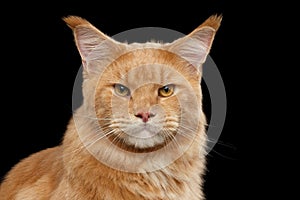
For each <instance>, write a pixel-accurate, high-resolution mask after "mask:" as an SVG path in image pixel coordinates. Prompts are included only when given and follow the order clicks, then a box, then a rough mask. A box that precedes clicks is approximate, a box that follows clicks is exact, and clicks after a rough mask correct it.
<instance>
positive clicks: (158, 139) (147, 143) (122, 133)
mask: <svg viewBox="0 0 300 200" xmlns="http://www.w3.org/2000/svg"><path fill="white" fill-rule="evenodd" d="M163 132H164V131H163V130H162V129H161V128H159V127H157V126H154V125H149V124H145V123H143V124H139V125H134V126H131V127H127V128H126V129H122V130H119V131H117V133H116V134H113V135H110V136H109V139H110V141H111V142H112V143H113V144H114V145H116V146H117V147H119V148H121V149H122V150H125V151H130V152H134V153H149V152H152V151H157V150H159V149H161V148H163V147H164V146H165V145H166V144H167V143H168V141H167V139H166V137H165V136H164V135H163Z"/></svg>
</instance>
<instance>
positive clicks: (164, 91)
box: [158, 84, 174, 97]
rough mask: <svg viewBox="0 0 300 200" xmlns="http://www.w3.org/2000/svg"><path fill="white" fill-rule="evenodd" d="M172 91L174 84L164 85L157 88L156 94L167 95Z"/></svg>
mask: <svg viewBox="0 0 300 200" xmlns="http://www.w3.org/2000/svg"><path fill="white" fill-rule="evenodd" d="M173 93H174V85H172V84H170V85H165V86H163V87H161V88H159V89H158V95H159V96H161V97H169V96H171V95H172V94H173Z"/></svg>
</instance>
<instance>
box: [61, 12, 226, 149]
mask: <svg viewBox="0 0 300 200" xmlns="http://www.w3.org/2000/svg"><path fill="white" fill-rule="evenodd" d="M221 19H222V17H220V16H216V15H214V16H211V17H209V18H208V19H207V20H206V21H205V22H204V23H202V24H201V25H200V26H199V27H197V28H196V29H195V30H194V31H192V32H191V33H190V34H188V35H186V36H185V37H182V38H179V39H177V40H175V41H173V42H171V43H155V42H147V43H131V44H127V43H122V42H119V41H116V40H114V39H112V38H111V37H109V36H107V35H105V34H104V33H102V32H101V31H99V30H98V29H97V28H96V27H94V26H93V25H92V24H91V23H89V22H88V21H87V20H85V19H83V18H80V17H77V16H69V17H66V18H64V21H65V22H66V23H67V25H68V26H69V27H70V28H71V29H72V30H73V34H74V37H75V43H76V46H77V48H78V51H79V53H80V56H81V59H82V65H83V69H84V70H83V71H84V72H83V76H84V82H83V96H84V103H83V105H82V110H83V111H82V112H85V114H86V115H88V116H91V115H93V113H94V115H95V119H97V123H98V125H99V127H98V128H97V130H95V132H97V131H99V130H101V131H99V132H101V134H102V136H101V138H104V137H105V138H106V139H108V140H109V141H110V142H111V143H112V144H113V145H115V146H117V147H118V148H120V149H123V150H126V151H131V152H150V151H153V150H157V149H160V148H163V147H165V146H167V145H169V148H173V147H172V145H173V146H174V148H177V147H178V146H182V147H185V146H188V144H190V143H191V141H192V140H193V139H194V138H195V137H197V135H199V134H200V135H203V131H204V125H205V123H206V121H205V117H204V114H203V112H202V103H201V101H202V94H201V87H200V81H201V70H200V68H201V66H202V64H203V63H204V62H205V60H206V57H207V55H208V53H209V51H210V48H211V46H212V42H213V39H214V37H215V34H216V32H217V30H218V28H219V26H220V23H221ZM94 134H96V133H94ZM101 134H100V135H101ZM203 137H204V136H203ZM94 138H95V137H94ZM99 138H100V137H99ZM174 142H175V143H174ZM113 145H111V146H113ZM175 146H176V147H175Z"/></svg>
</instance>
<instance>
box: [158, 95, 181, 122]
mask: <svg viewBox="0 0 300 200" xmlns="http://www.w3.org/2000/svg"><path fill="white" fill-rule="evenodd" d="M160 105H161V107H162V108H163V109H164V113H165V115H166V117H180V111H181V106H180V103H179V100H178V98H177V97H176V96H172V97H169V98H166V99H161V100H160Z"/></svg>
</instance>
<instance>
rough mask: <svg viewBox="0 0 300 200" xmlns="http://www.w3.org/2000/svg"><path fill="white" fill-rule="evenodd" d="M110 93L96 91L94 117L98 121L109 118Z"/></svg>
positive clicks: (110, 111) (104, 90)
mask: <svg viewBox="0 0 300 200" xmlns="http://www.w3.org/2000/svg"><path fill="white" fill-rule="evenodd" d="M112 95H113V94H112V91H111V90H110V89H102V90H98V91H97V92H96V94H95V111H96V116H97V117H98V118H100V119H102V118H110V116H111V113H112V110H111V104H112V103H111V99H112Z"/></svg>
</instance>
